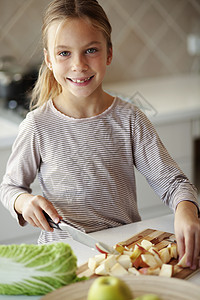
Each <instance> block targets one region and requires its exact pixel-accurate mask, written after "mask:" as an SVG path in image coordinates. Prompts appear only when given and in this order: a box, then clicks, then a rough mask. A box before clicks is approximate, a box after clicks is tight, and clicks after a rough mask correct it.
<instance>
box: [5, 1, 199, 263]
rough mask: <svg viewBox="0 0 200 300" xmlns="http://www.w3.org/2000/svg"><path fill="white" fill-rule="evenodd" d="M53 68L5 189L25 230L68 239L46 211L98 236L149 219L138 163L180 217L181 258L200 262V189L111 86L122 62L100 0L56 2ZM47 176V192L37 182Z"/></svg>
mask: <svg viewBox="0 0 200 300" xmlns="http://www.w3.org/2000/svg"><path fill="white" fill-rule="evenodd" d="M43 42H44V63H43V64H42V66H41V70H40V73H39V78H38V81H37V84H36V86H35V89H34V91H33V99H32V102H31V106H32V108H35V109H34V110H32V111H31V112H29V113H28V114H27V117H26V119H25V120H24V121H23V122H22V124H21V126H20V131H19V135H18V137H17V139H16V141H15V143H14V145H13V151H12V154H11V157H10V159H9V162H8V165H7V171H6V174H5V176H4V179H3V183H2V185H1V200H2V202H3V203H4V205H5V206H6V207H7V208H8V209H9V210H10V212H11V213H12V215H13V216H14V217H15V218H16V219H17V220H18V221H19V223H20V225H22V226H23V225H24V224H25V223H26V222H28V223H30V224H31V225H33V226H37V227H40V228H41V229H42V232H41V235H40V237H39V240H38V242H39V243H46V242H49V241H54V240H58V239H64V238H66V233H65V232H59V233H57V232H54V231H53V229H51V228H50V226H49V224H48V223H47V221H46V219H45V217H44V215H43V211H45V212H46V213H47V214H48V215H49V216H50V217H51V218H52V219H53V220H54V221H55V222H59V220H60V219H61V218H64V219H66V220H67V221H68V222H69V223H71V225H73V226H75V227H77V228H79V229H81V230H83V231H86V232H92V231H97V230H101V229H105V228H109V227H114V226H120V225H122V224H128V223H131V222H136V221H139V220H140V215H139V213H138V209H137V201H136V186H135V175H134V166H135V167H136V168H137V169H138V170H139V171H140V172H141V173H142V174H143V175H144V176H145V177H146V179H147V180H148V182H149V184H150V185H151V186H152V187H153V189H154V190H155V191H156V192H157V193H158V194H159V196H160V197H161V199H162V201H163V202H164V203H165V204H167V205H169V206H170V207H171V208H172V209H173V210H174V211H175V233H176V238H177V243H178V248H179V254H180V256H182V255H183V254H184V252H186V254H187V260H188V265H189V266H190V267H191V268H195V267H196V266H197V263H198V261H197V256H198V255H199V252H200V222H199V220H198V210H199V208H198V204H197V200H196V191H195V188H194V187H193V185H192V184H191V183H190V182H189V180H188V179H187V178H186V176H185V175H184V174H183V173H182V172H181V170H180V169H179V168H178V166H177V165H176V163H175V162H174V161H173V160H172V158H171V157H170V156H169V154H168V153H167V151H166V149H165V148H164V146H163V144H162V143H161V141H160V139H159V137H158V135H157V133H156V132H155V130H154V128H153V126H152V125H151V123H150V122H149V120H148V119H147V118H146V116H145V115H144V114H143V113H142V112H141V111H140V110H139V109H138V108H136V107H135V106H134V105H132V104H130V103H127V102H124V101H122V100H121V99H119V98H113V97H112V96H111V95H109V94H107V93H105V91H104V90H103V89H102V81H103V78H104V75H105V72H106V68H107V66H108V65H110V63H111V60H112V43H111V26H110V23H109V21H108V19H107V16H106V15H105V12H104V11H103V9H102V7H101V6H100V5H99V4H98V2H97V1H96V0H54V1H52V2H51V4H50V5H49V7H48V9H47V11H46V15H45V17H44V25H43ZM37 172H38V177H39V181H40V186H41V189H42V192H43V196H41V195H32V194H31V189H30V185H31V183H32V182H33V181H34V179H35V177H36V175H37Z"/></svg>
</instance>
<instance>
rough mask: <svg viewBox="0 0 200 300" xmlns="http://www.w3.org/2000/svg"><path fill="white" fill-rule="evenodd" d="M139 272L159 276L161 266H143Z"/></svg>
mask: <svg viewBox="0 0 200 300" xmlns="http://www.w3.org/2000/svg"><path fill="white" fill-rule="evenodd" d="M139 272H140V273H141V274H143V275H155V276H157V275H159V273H160V268H159V267H157V268H150V267H148V268H141V269H140V270H139Z"/></svg>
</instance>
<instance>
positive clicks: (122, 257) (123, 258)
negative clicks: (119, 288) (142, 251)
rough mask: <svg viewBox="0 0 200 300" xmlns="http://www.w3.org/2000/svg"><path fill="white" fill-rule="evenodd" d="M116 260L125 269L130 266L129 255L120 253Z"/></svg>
mask: <svg viewBox="0 0 200 300" xmlns="http://www.w3.org/2000/svg"><path fill="white" fill-rule="evenodd" d="M117 261H118V263H120V265H122V267H124V268H125V269H128V268H130V267H131V266H132V263H131V259H130V256H129V255H125V254H122V255H120V256H119V257H118V259H117Z"/></svg>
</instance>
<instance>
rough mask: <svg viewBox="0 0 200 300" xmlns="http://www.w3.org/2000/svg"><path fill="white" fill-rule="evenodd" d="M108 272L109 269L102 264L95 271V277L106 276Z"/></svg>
mask: <svg viewBox="0 0 200 300" xmlns="http://www.w3.org/2000/svg"><path fill="white" fill-rule="evenodd" d="M108 272H109V269H108V267H107V266H106V264H105V263H103V262H102V263H101V264H100V265H99V266H98V267H97V268H96V269H95V274H97V275H108Z"/></svg>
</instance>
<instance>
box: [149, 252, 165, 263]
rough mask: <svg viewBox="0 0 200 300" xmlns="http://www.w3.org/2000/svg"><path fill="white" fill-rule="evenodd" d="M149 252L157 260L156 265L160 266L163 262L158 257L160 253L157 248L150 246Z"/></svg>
mask: <svg viewBox="0 0 200 300" xmlns="http://www.w3.org/2000/svg"><path fill="white" fill-rule="evenodd" d="M149 252H151V253H152V254H153V255H154V258H155V260H156V261H157V264H158V266H159V267H161V266H162V264H163V262H162V260H161V258H160V254H159V252H158V250H157V249H155V248H153V247H152V248H151V249H149Z"/></svg>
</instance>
